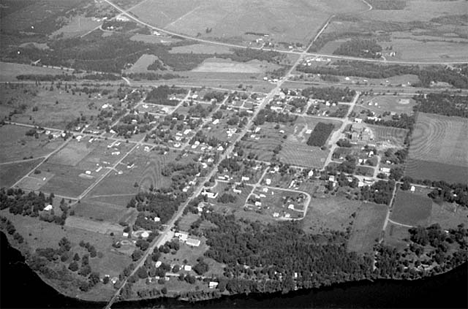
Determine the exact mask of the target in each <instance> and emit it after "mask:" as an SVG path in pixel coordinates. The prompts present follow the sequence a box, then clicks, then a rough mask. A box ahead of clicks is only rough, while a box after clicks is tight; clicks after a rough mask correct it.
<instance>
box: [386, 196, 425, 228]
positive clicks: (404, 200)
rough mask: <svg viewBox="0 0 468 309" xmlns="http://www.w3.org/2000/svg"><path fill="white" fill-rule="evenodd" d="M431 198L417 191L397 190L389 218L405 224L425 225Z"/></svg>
mask: <svg viewBox="0 0 468 309" xmlns="http://www.w3.org/2000/svg"><path fill="white" fill-rule="evenodd" d="M431 209H432V200H431V199H430V198H429V197H427V196H424V195H420V194H418V193H411V192H405V191H401V190H400V191H398V193H397V196H396V199H395V203H394V208H393V211H392V214H391V216H390V219H391V220H393V221H395V222H398V223H402V224H406V225H413V226H417V225H421V226H426V225H427V224H428V223H429V220H430V217H431Z"/></svg>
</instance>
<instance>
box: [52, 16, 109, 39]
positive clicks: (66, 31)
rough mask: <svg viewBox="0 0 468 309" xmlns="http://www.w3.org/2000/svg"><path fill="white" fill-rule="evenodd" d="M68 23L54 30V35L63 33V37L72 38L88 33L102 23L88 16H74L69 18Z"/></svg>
mask: <svg viewBox="0 0 468 309" xmlns="http://www.w3.org/2000/svg"><path fill="white" fill-rule="evenodd" d="M67 22H68V23H67V24H66V25H64V26H63V27H62V28H60V29H58V30H56V31H54V32H53V33H52V35H63V38H71V37H76V36H80V35H83V34H86V33H87V32H89V31H91V30H93V29H95V28H96V27H97V26H99V25H100V24H101V22H99V21H97V20H93V19H92V18H91V17H86V16H73V17H71V18H68V21H67Z"/></svg>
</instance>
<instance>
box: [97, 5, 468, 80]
mask: <svg viewBox="0 0 468 309" xmlns="http://www.w3.org/2000/svg"><path fill="white" fill-rule="evenodd" d="M104 1H105V2H107V3H108V4H109V5H111V6H112V7H114V8H115V9H116V10H117V11H119V12H120V14H121V15H125V16H126V17H128V18H129V19H131V20H133V21H135V22H137V23H139V24H141V25H143V26H146V27H148V28H150V29H153V30H156V31H159V32H161V33H165V34H168V35H171V36H177V37H181V38H183V39H186V40H192V41H196V42H200V43H205V44H212V45H219V46H225V47H231V48H243V49H247V48H251V49H259V50H260V49H263V48H261V47H248V46H244V45H238V44H231V43H223V42H218V41H211V40H206V39H202V38H195V37H192V36H188V35H185V34H181V33H177V32H173V31H170V30H166V29H163V28H159V27H156V26H153V25H151V24H149V23H147V22H144V21H142V20H140V19H139V18H137V17H135V16H134V15H133V14H131V13H130V12H131V10H132V9H133V8H134V7H132V8H130V9H128V10H125V9H123V8H122V7H120V6H118V5H116V4H114V3H113V2H112V1H110V0H104ZM362 1H363V2H364V3H365V4H367V5H368V6H369V9H367V10H366V11H363V12H362V13H365V12H368V11H370V10H372V6H371V5H370V4H369V3H368V2H367V1H365V0H362ZM138 5H140V4H138ZM138 5H136V6H138ZM136 6H135V7H136ZM333 17H334V15H332V16H330V18H329V19H328V21H327V23H326V25H325V27H322V28H321V29H320V32H319V33H318V34H317V35H320V34H321V33H322V31H324V30H325V28H326V26H328V23H330V21H331V19H332V18H333ZM317 37H318V36H316V37H315V38H314V39H313V40H312V42H315V40H316V38H317ZM311 46H312V43H311V44H309V45H308V46H307V48H306V49H305V50H304V51H291V50H281V49H265V50H269V51H270V50H271V51H276V52H279V53H284V54H296V55H299V56H300V57H301V59H302V58H303V57H304V56H318V57H327V58H332V59H340V60H352V61H364V62H376V63H391V64H420V65H430V64H465V63H468V61H437V62H433V61H403V60H392V61H385V60H382V59H367V58H357V57H348V56H336V55H328V54H318V53H309V52H307V50H309V48H310V47H311ZM286 76H288V75H286Z"/></svg>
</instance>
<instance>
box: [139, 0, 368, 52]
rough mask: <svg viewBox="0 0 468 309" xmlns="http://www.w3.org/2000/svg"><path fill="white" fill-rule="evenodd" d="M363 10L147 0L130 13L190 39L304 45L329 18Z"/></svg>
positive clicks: (322, 4) (342, 4)
mask: <svg viewBox="0 0 468 309" xmlns="http://www.w3.org/2000/svg"><path fill="white" fill-rule="evenodd" d="M365 7H366V6H365V5H364V4H363V3H362V2H359V1H357V0H354V1H344V0H336V1H324V0H314V1H308V2H307V3H305V2H296V1H285V0H274V1H264V0H262V1H255V2H252V1H248V0H242V1H233V0H229V1H221V2H220V1H213V0H197V1H192V0H190V1H188V0H176V1H170V2H167V1H163V0H149V1H146V2H145V5H140V6H138V7H137V8H135V9H134V10H132V13H134V14H136V15H137V16H138V17H139V18H140V19H142V20H144V21H145V22H148V23H150V24H153V25H155V26H158V27H163V28H165V29H167V30H171V31H175V32H179V33H184V34H188V35H191V36H197V35H199V36H201V37H214V38H220V39H224V40H226V39H229V38H231V39H232V38H240V40H246V39H248V40H252V39H254V36H252V38H249V37H248V35H246V32H249V31H250V32H255V33H262V34H268V35H269V36H270V38H271V39H274V40H276V41H277V42H300V43H302V44H306V43H307V42H308V41H309V40H310V39H311V38H312V36H313V35H314V34H315V33H316V32H317V31H318V29H319V28H320V27H321V26H322V24H323V23H324V22H325V21H326V20H327V18H328V17H329V16H330V15H331V14H333V13H339V12H352V11H361V10H363V9H364V8H365ZM208 28H209V29H211V30H210V31H206V30H207V29H208ZM257 37H258V36H257Z"/></svg>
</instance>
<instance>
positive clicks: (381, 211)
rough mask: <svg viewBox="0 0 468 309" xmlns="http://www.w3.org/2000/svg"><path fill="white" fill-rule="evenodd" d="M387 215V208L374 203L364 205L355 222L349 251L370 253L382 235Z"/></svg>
mask: <svg viewBox="0 0 468 309" xmlns="http://www.w3.org/2000/svg"><path fill="white" fill-rule="evenodd" d="M386 215H387V206H385V205H378V204H373V203H362V205H361V207H360V209H359V212H358V214H357V216H356V220H355V221H354V226H353V230H352V232H351V237H350V239H349V242H348V251H355V252H358V253H370V252H372V249H373V247H374V245H375V244H376V240H377V239H378V238H379V237H380V235H381V233H382V227H383V223H384V221H385V217H386Z"/></svg>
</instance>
